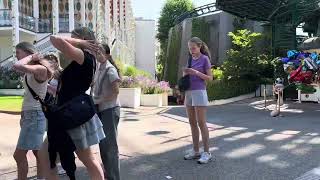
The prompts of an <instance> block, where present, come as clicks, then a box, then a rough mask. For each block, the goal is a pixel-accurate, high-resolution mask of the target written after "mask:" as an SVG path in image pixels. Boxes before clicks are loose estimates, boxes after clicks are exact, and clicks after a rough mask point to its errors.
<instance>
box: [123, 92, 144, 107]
mask: <svg viewBox="0 0 320 180" xmlns="http://www.w3.org/2000/svg"><path fill="white" fill-rule="evenodd" d="M140 97H141V88H120V89H119V100H120V104H121V107H129V108H137V107H139V106H140Z"/></svg>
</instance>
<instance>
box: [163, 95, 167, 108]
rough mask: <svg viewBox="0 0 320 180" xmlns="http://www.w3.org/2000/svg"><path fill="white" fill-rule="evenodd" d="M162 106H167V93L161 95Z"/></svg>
mask: <svg viewBox="0 0 320 180" xmlns="http://www.w3.org/2000/svg"><path fill="white" fill-rule="evenodd" d="M162 106H168V93H163V94H162Z"/></svg>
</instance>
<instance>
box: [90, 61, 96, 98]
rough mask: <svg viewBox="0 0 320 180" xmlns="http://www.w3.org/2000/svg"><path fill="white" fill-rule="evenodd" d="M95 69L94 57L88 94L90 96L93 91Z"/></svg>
mask: <svg viewBox="0 0 320 180" xmlns="http://www.w3.org/2000/svg"><path fill="white" fill-rule="evenodd" d="M96 71H97V62H96V59H94V60H93V68H92V80H91V85H90V96H92V92H93V86H94V76H95V74H96Z"/></svg>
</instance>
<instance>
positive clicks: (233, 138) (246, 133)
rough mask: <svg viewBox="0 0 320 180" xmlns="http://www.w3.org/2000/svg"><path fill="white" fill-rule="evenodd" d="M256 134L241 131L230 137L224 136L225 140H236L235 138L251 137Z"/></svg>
mask: <svg viewBox="0 0 320 180" xmlns="http://www.w3.org/2000/svg"><path fill="white" fill-rule="evenodd" d="M255 135H257V134H256V133H254V132H245V133H242V134H238V135H235V136H233V137H230V138H224V140H225V141H237V140H240V139H248V138H251V137H253V136H255Z"/></svg>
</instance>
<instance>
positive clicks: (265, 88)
mask: <svg viewBox="0 0 320 180" xmlns="http://www.w3.org/2000/svg"><path fill="white" fill-rule="evenodd" d="M263 96H264V109H267V85H266V84H265V85H264V88H263Z"/></svg>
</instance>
